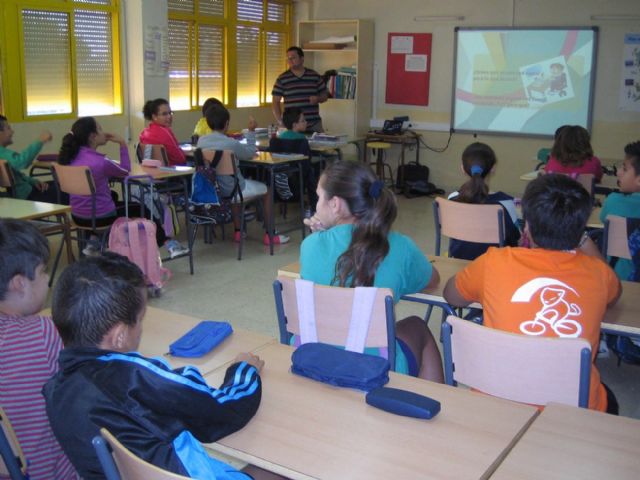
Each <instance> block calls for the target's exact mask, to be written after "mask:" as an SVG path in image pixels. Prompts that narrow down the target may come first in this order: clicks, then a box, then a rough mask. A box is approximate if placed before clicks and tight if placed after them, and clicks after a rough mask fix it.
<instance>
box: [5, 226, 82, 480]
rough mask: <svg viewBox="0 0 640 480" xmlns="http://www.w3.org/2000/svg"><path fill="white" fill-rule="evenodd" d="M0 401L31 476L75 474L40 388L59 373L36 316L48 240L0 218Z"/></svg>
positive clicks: (51, 330)
mask: <svg viewBox="0 0 640 480" xmlns="http://www.w3.org/2000/svg"><path fill="white" fill-rule="evenodd" d="M0 258H2V262H0V346H1V347H0V405H2V408H3V409H4V410H5V412H6V414H7V417H9V421H10V422H11V424H12V425H13V428H14V430H15V432H16V436H17V437H18V442H19V443H20V446H21V447H22V450H23V452H24V455H25V458H26V459H27V461H28V462H29V466H28V468H27V473H28V474H29V475H30V476H31V478H32V479H50V480H60V479H70V478H77V475H76V473H75V470H74V469H73V467H72V466H71V463H70V462H69V460H68V459H67V457H66V456H65V454H64V453H63V451H62V448H61V447H60V444H58V441H57V440H56V439H55V437H54V435H53V432H52V431H51V426H50V425H49V420H48V419H47V415H46V412H45V404H44V397H43V396H42V393H41V391H42V387H43V386H44V384H45V382H46V381H47V380H49V378H50V377H51V376H52V375H53V374H54V373H56V372H57V371H58V353H59V352H60V350H61V349H62V342H61V341H60V337H59V336H58V332H57V331H56V329H55V327H54V325H53V323H52V322H51V318H49V317H45V316H41V315H38V312H39V311H40V310H42V307H43V305H44V302H45V300H46V298H47V293H48V291H49V287H48V282H49V275H48V274H47V262H48V260H49V243H48V242H47V239H46V238H45V237H44V236H43V235H42V234H41V233H40V232H39V231H38V229H37V228H36V227H34V226H33V225H31V224H30V223H28V222H25V221H22V220H12V219H8V218H7V219H0Z"/></svg>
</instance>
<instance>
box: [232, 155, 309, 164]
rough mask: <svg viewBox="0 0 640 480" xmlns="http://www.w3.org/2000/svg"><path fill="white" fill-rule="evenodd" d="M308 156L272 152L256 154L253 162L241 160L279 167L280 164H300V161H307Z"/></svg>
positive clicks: (251, 161)
mask: <svg viewBox="0 0 640 480" xmlns="http://www.w3.org/2000/svg"><path fill="white" fill-rule="evenodd" d="M306 158H307V157H306V156H305V155H302V154H301V153H300V154H297V153H280V154H278V153H273V154H272V153H271V152H256V154H255V156H254V157H253V158H252V159H251V160H241V161H243V162H250V163H257V164H263V165H277V164H280V163H289V162H298V161H300V160H306Z"/></svg>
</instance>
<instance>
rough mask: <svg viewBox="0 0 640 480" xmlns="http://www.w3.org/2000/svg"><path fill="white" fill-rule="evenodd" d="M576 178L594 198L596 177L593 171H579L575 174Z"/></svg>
mask: <svg viewBox="0 0 640 480" xmlns="http://www.w3.org/2000/svg"><path fill="white" fill-rule="evenodd" d="M575 180H576V181H577V182H578V183H579V184H580V185H582V186H583V187H584V189H585V190H586V191H587V192H589V195H591V198H593V194H594V193H595V187H596V177H595V175H594V174H593V173H579V174H578V175H576V176H575Z"/></svg>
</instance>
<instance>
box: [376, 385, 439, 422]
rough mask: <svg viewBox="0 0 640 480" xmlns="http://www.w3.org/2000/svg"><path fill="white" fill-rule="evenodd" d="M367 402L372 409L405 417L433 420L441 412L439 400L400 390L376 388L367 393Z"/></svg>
mask: <svg viewBox="0 0 640 480" xmlns="http://www.w3.org/2000/svg"><path fill="white" fill-rule="evenodd" d="M365 401H366V402H367V403H368V404H369V405H371V406H372V407H376V408H379V409H381V410H384V411H386V412H390V413H395V414H396V415H402V416H404V417H414V418H424V419H431V418H433V417H435V416H436V415H437V414H438V412H440V402H438V401H437V400H434V399H433V398H430V397H426V396H424V395H420V394H418V393H414V392H408V391H407V390H400V389H399V388H390V387H381V388H376V389H375V390H372V391H370V392H369V393H367V396H366V397H365Z"/></svg>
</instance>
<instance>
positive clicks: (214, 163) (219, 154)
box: [209, 150, 224, 169]
mask: <svg viewBox="0 0 640 480" xmlns="http://www.w3.org/2000/svg"><path fill="white" fill-rule="evenodd" d="M223 153H224V150H216V153H214V154H213V160H211V165H209V166H210V167H211V168H213V169H216V168H218V164H219V163H220V160H222V154H223Z"/></svg>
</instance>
